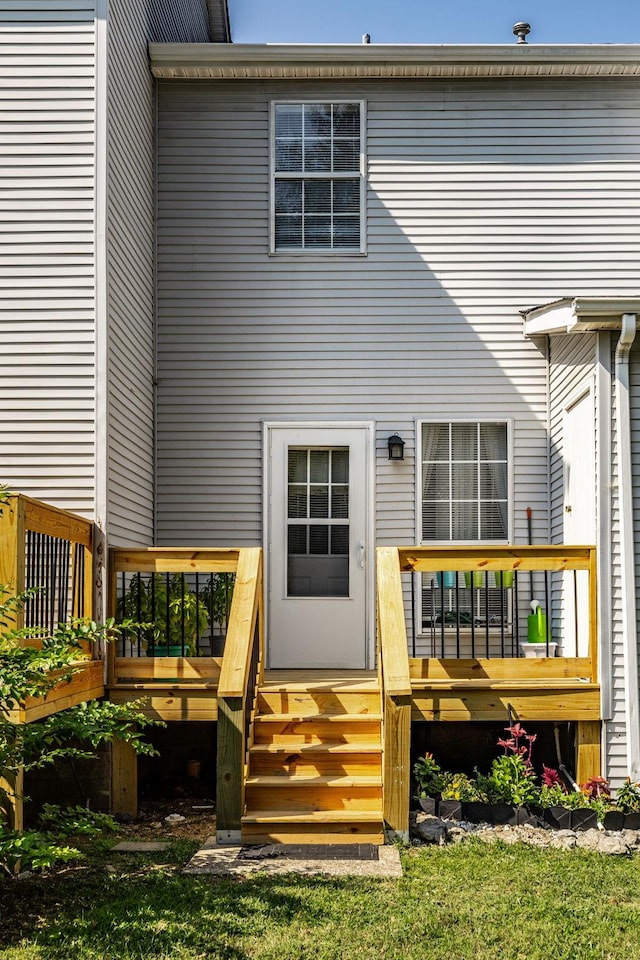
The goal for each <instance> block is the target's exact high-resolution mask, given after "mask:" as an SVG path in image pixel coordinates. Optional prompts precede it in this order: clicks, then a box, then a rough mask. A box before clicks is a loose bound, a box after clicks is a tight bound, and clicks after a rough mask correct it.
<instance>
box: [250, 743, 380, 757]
mask: <svg viewBox="0 0 640 960" xmlns="http://www.w3.org/2000/svg"><path fill="white" fill-rule="evenodd" d="M249 752H250V753H269V754H275V755H276V756H277V755H278V754H283V755H284V756H286V755H287V754H289V753H303V754H314V753H329V754H331V753H337V754H340V753H372V754H376V753H381V752H382V742H381V741H379V742H377V743H376V742H370V741H368V740H367V741H366V742H365V743H358V742H357V741H351V742H348V743H345V742H343V741H342V740H325V741H324V742H322V743H299V742H298V741H296V740H290V741H284V742H283V741H282V740H279V741H277V742H276V743H254V744H252V746H251V747H250V750H249Z"/></svg>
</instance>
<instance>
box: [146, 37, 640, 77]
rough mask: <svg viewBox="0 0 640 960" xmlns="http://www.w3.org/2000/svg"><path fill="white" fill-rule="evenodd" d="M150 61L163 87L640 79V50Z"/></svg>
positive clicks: (202, 51) (186, 46)
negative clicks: (187, 82)
mask: <svg viewBox="0 0 640 960" xmlns="http://www.w3.org/2000/svg"><path fill="white" fill-rule="evenodd" d="M150 57H151V69H152V72H153V74H154V76H156V77H161V78H164V79H189V78H192V79H212V78H215V79H249V78H255V79H263V78H265V79H275V78H280V79H303V78H306V79H313V78H314V77H319V78H331V77H335V78H341V79H344V78H348V77H357V78H361V77H370V78H384V77H434V78H439V77H441V78H446V77H461V78H474V77H507V78H514V77H554V76H556V77H619V76H639V75H640V45H639V44H573V45H560V44H558V45H534V44H508V45H507V44H500V45H493V44H483V45H470V44H456V45H452V44H447V45H442V44H439V45H435V44H245V43H234V44H228V43H213V44H208V43H152V44H151V45H150Z"/></svg>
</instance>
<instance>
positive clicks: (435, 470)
mask: <svg viewBox="0 0 640 960" xmlns="http://www.w3.org/2000/svg"><path fill="white" fill-rule="evenodd" d="M507 427H508V425H507V424H506V423H482V422H481V423H423V424H422V438H421V446H422V497H421V501H422V540H423V542H432V541H452V540H453V541H467V542H469V541H474V540H475V541H483V540H484V541H489V540H497V541H502V542H505V541H508V539H509V498H508V488H509V458H508V430H507Z"/></svg>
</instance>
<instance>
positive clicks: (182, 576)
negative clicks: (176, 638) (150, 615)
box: [180, 573, 185, 657]
mask: <svg viewBox="0 0 640 960" xmlns="http://www.w3.org/2000/svg"><path fill="white" fill-rule="evenodd" d="M184 638H185V623H184V573H181V574H180V646H181V651H180V652H181V654H182V656H183V657H184V655H185V650H184Z"/></svg>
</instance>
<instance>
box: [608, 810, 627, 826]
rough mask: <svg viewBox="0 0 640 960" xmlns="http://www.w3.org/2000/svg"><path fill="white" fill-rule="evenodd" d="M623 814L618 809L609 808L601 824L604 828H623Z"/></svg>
mask: <svg viewBox="0 0 640 960" xmlns="http://www.w3.org/2000/svg"><path fill="white" fill-rule="evenodd" d="M624 821H625V816H624V813H621V812H620V811H619V810H609V811H608V812H607V813H605V815H604V822H603V826H604V828H605V830H623V829H624Z"/></svg>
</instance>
